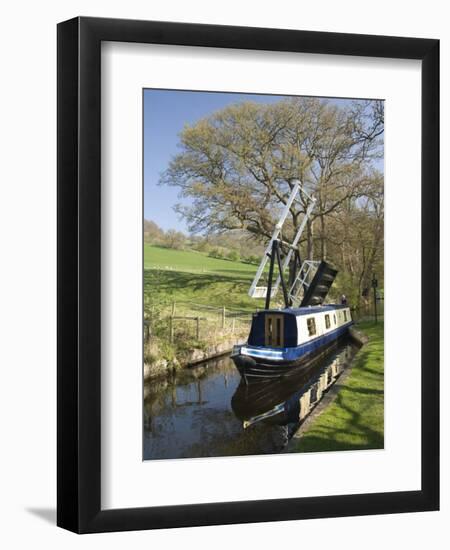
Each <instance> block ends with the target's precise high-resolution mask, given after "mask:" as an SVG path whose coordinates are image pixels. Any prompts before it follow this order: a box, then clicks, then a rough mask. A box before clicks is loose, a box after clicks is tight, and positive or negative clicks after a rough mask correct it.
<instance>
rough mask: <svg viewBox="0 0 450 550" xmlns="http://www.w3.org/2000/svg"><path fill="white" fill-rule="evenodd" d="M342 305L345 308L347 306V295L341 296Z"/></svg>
mask: <svg viewBox="0 0 450 550" xmlns="http://www.w3.org/2000/svg"><path fill="white" fill-rule="evenodd" d="M341 304H342V305H343V306H346V305H347V296H346V295H345V294H343V295H342V296H341Z"/></svg>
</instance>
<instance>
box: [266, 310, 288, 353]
mask: <svg viewBox="0 0 450 550" xmlns="http://www.w3.org/2000/svg"><path fill="white" fill-rule="evenodd" d="M264 323H265V324H264V341H265V345H266V346H270V347H273V348H282V347H284V317H283V315H265V321H264Z"/></svg>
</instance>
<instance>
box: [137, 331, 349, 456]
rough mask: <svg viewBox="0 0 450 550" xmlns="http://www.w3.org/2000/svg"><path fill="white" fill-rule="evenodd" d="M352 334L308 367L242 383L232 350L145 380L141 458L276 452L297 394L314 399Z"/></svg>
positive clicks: (289, 428) (292, 424) (345, 357)
mask: <svg viewBox="0 0 450 550" xmlns="http://www.w3.org/2000/svg"><path fill="white" fill-rule="evenodd" d="M357 350H358V348H357V346H356V345H355V344H354V343H353V342H350V341H346V342H344V343H341V344H340V345H339V347H337V348H335V349H334V350H333V351H331V352H330V353H328V354H327V355H326V356H324V357H322V358H320V359H318V360H317V361H316V362H315V363H313V364H312V365H310V366H309V367H308V368H306V369H302V370H301V371H300V372H298V373H297V374H294V375H290V376H289V377H286V378H284V379H280V380H275V381H273V382H267V381H266V382H263V383H253V384H250V385H248V386H247V385H245V384H244V383H243V382H242V381H241V377H240V375H239V373H238V371H237V370H236V368H235V367H234V365H233V362H232V360H231V359H230V358H229V357H224V358H221V359H219V360H216V361H210V362H209V363H205V364H203V365H201V366H197V367H195V368H191V369H183V370H181V371H179V372H178V373H177V374H176V375H174V376H172V377H171V378H169V379H162V380H151V381H148V382H146V383H145V384H144V432H143V438H144V441H143V453H144V456H143V458H144V460H151V459H167V458H194V457H211V456H233V455H234V456H240V455H253V454H269V453H278V452H280V451H282V450H283V449H284V447H285V446H286V445H287V443H288V441H289V438H290V437H291V435H292V434H293V433H294V432H295V430H296V429H297V428H298V426H299V418H300V416H301V414H300V409H301V404H302V397H303V396H305V394H306V392H309V393H308V404H309V402H310V400H311V399H316V400H317V402H318V401H320V398H321V396H322V394H323V391H322V390H323V387H324V386H323V381H324V379H325V382H326V384H327V385H332V383H333V382H334V380H335V378H333V376H334V377H335V376H337V375H339V374H340V373H341V372H342V371H343V370H344V369H345V368H347V367H348V365H350V364H351V361H352V359H353V357H354V355H355V353H356V352H357Z"/></svg>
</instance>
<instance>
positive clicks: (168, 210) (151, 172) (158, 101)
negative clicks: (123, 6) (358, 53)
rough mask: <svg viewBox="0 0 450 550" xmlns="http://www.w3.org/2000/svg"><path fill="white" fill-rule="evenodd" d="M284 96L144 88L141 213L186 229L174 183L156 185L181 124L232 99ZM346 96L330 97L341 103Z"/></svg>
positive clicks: (270, 100) (272, 99) (261, 100)
mask: <svg viewBox="0 0 450 550" xmlns="http://www.w3.org/2000/svg"><path fill="white" fill-rule="evenodd" d="M285 97H286V96H275V95H273V96H271V95H263V94H262V95H254V94H235V93H223V92H189V91H179V90H150V89H146V90H144V217H145V218H146V219H147V220H153V221H154V222H156V223H157V224H158V225H159V226H160V227H162V228H163V229H164V230H167V229H178V230H180V231H184V232H187V227H186V224H185V223H184V221H183V220H181V219H180V218H179V216H178V214H177V213H176V212H174V210H173V206H174V205H175V204H176V203H177V202H179V199H178V192H179V190H178V189H177V188H175V187H169V186H167V185H164V186H158V181H159V178H160V175H161V173H162V172H164V170H165V169H166V168H167V167H168V165H169V162H170V160H171V158H172V157H173V156H174V155H176V154H177V152H179V151H180V150H179V148H178V146H177V145H178V142H179V133H180V132H181V130H182V129H183V126H184V125H185V124H193V123H195V122H196V121H197V120H198V119H200V118H203V117H205V116H207V115H209V114H211V113H213V112H214V111H217V110H219V109H222V108H224V107H226V106H227V105H230V104H232V103H238V102H243V101H254V102H258V103H275V102H277V101H280V100H281V99H283V98H285ZM349 101H350V100H334V102H336V103H340V104H344V103H347V102H349Z"/></svg>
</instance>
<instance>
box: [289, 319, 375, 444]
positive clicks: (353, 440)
mask: <svg viewBox="0 0 450 550" xmlns="http://www.w3.org/2000/svg"><path fill="white" fill-rule="evenodd" d="M357 328H358V329H360V330H361V331H362V332H364V333H365V334H367V336H368V337H369V339H370V340H369V342H368V344H366V345H365V346H364V347H363V348H362V349H361V350H360V351H359V352H358V353H357V355H356V357H355V359H354V362H353V368H352V371H351V373H350V376H349V377H348V378H347V379H346V380H345V382H344V383H343V387H342V388H341V390H340V391H339V393H338V395H337V397H336V399H335V401H333V403H332V404H331V405H330V406H329V407H328V408H327V409H326V410H325V411H324V412H322V413H321V414H320V415H319V416H318V417H317V418H316V419H315V420H314V421H313V423H312V424H311V426H310V427H309V428H308V429H307V430H306V431H305V432H304V434H303V435H302V436H301V437H300V438H299V439H295V438H294V439H293V440H292V441H291V448H290V451H291V452H317V451H344V450H356V449H382V448H383V447H384V327H383V323H382V322H379V323H378V324H375V323H374V322H372V321H371V322H364V323H361V324H359V325H358V326H357Z"/></svg>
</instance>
